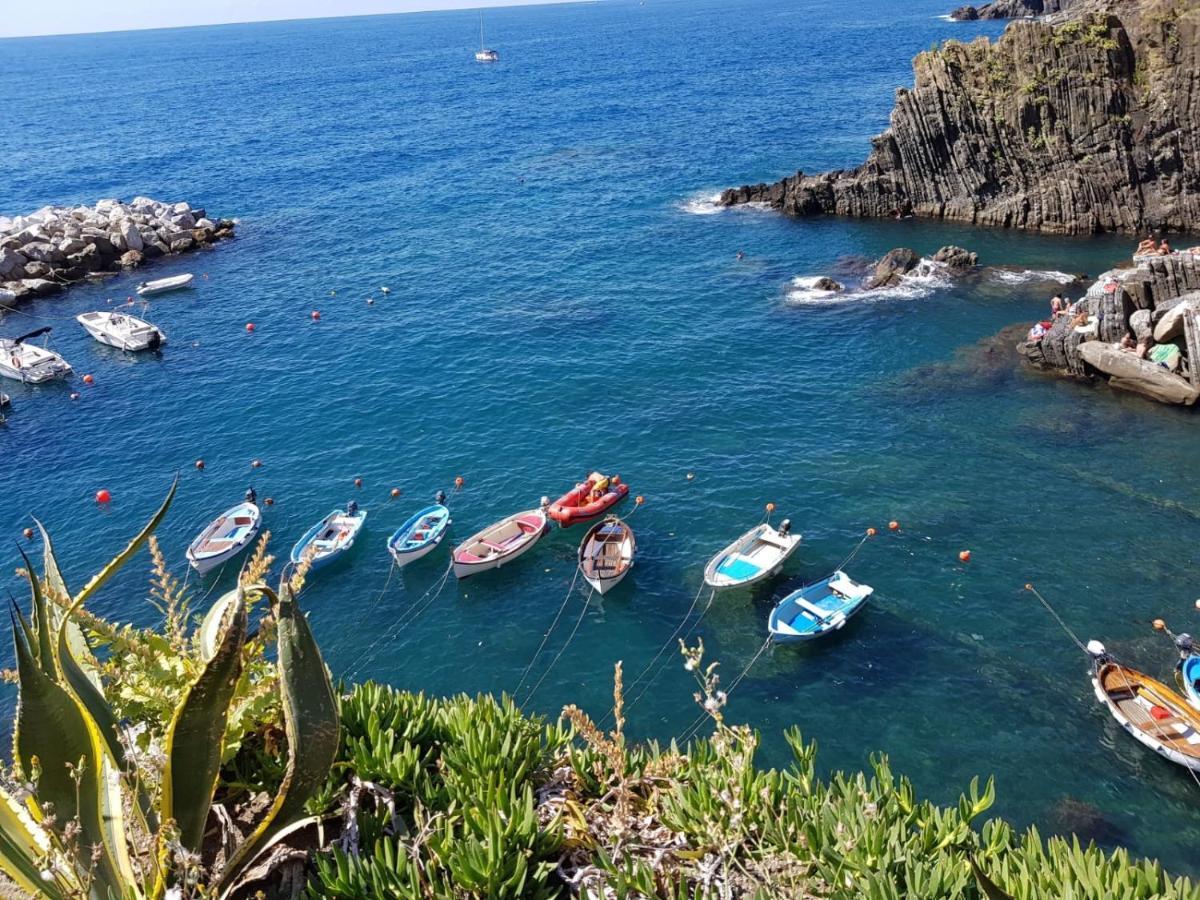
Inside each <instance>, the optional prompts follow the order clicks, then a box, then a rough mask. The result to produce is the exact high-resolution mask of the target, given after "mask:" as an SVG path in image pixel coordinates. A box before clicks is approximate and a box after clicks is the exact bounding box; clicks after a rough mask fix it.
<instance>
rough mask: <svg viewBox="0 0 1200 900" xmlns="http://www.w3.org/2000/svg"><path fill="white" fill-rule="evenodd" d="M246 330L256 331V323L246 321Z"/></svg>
mask: <svg viewBox="0 0 1200 900" xmlns="http://www.w3.org/2000/svg"><path fill="white" fill-rule="evenodd" d="M246 330H247V331H254V323H253V322H247V323H246Z"/></svg>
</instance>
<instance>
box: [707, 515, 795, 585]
mask: <svg viewBox="0 0 1200 900" xmlns="http://www.w3.org/2000/svg"><path fill="white" fill-rule="evenodd" d="M800 539H801V538H800V535H798V534H791V533H788V534H786V535H782V534H780V533H779V532H778V531H776V530H775V529H774V528H772V527H771V526H770V525H766V524H763V525H756V526H755V527H754V528H751V529H750V530H749V531H747V532H746V533H745V534H743V535H742V536H741V537H740V538H738V539H737V540H736V541H734V542H733V543H732V544H730V545H729V546H728V547H726V548H725V549H724V550H722V551H721V552H720V553H718V554H717V555H716V556H714V557H713V558H712V559H711V560H709V562H708V565H707V566H705V567H704V582H705V584H707V585H708V586H709V587H711V588H712V589H713V590H717V591H721V590H729V589H731V588H738V587H749V586H750V585H753V584H757V583H759V582H760V581H765V580H766V579H768V578H772V577H774V576H775V575H778V574H779V572H780V571H781V570H782V569H783V566H784V564H785V563H786V562H787V561H788V559H789V558H790V557H791V555H792V554H793V553H795V552H796V550H797V549H798V548H799V547H800Z"/></svg>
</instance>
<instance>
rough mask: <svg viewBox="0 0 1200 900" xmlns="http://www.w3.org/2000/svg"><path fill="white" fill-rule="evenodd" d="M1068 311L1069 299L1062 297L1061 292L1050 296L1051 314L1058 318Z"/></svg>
mask: <svg viewBox="0 0 1200 900" xmlns="http://www.w3.org/2000/svg"><path fill="white" fill-rule="evenodd" d="M1066 311H1067V301H1066V300H1064V299H1063V298H1062V295H1061V294H1055V295H1054V296H1053V297H1051V298H1050V315H1051V316H1052V317H1053V318H1055V319H1057V318H1058V317H1059V316H1061V315H1062V314H1063V313H1065V312H1066Z"/></svg>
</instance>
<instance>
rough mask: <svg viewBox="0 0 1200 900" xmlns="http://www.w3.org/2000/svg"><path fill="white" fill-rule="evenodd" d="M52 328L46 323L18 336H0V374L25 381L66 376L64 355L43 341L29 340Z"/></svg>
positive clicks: (48, 379) (32, 381)
mask: <svg viewBox="0 0 1200 900" xmlns="http://www.w3.org/2000/svg"><path fill="white" fill-rule="evenodd" d="M53 330H54V329H53V328H52V327H51V326H49V325H47V326H45V327H44V328H38V329H36V330H34V331H31V332H29V333H28V334H23V335H21V336H20V337H15V338H0V375H3V376H5V377H6V378H11V379H13V380H14V381H23V382H25V383H26V384H41V383H42V382H45V381H51V380H53V379H55V378H66V377H67V376H69V375H70V374H71V371H72V370H71V366H70V365H69V364H68V363H67V361H66V360H65V359H63V358H62V357H61V356H59V355H58V354H57V353H55V352H54V351H53V350H51V349H50V348H49V347H47V346H45V344H44V343H43V344H42V345H41V346H39V345H38V344H33V343H30V341H32V340H33V339H34V338H38V337H42V336H44V335H49V334H50V332H51V331H53ZM47 340H48V338H47Z"/></svg>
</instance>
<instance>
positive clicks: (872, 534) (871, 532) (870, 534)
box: [867, 528, 879, 537]
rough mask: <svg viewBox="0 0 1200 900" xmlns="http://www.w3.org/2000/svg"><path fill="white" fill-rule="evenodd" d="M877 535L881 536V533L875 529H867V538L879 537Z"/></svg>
mask: <svg viewBox="0 0 1200 900" xmlns="http://www.w3.org/2000/svg"><path fill="white" fill-rule="evenodd" d="M877 534H879V532H878V531H876V530H875V529H874V528H868V529H867V537H875V535H877Z"/></svg>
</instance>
